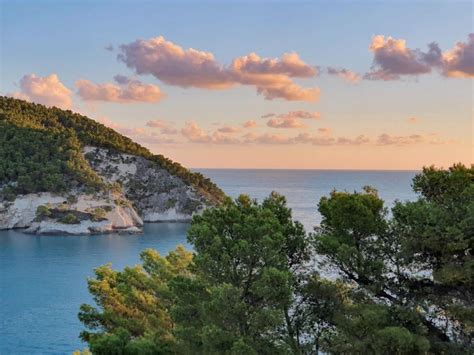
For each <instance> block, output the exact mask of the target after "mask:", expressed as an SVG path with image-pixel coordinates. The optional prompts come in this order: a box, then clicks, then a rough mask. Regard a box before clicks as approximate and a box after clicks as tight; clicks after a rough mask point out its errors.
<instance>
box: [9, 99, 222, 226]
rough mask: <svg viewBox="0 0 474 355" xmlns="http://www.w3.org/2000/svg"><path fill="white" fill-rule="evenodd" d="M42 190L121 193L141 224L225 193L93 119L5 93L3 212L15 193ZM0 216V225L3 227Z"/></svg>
mask: <svg viewBox="0 0 474 355" xmlns="http://www.w3.org/2000/svg"><path fill="white" fill-rule="evenodd" d="M127 164H128V165H127ZM124 166H127V168H126V169H125V170H123V169H124ZM44 193H50V194H53V195H58V196H70V195H75V198H71V197H70V199H72V200H77V199H78V198H77V197H78V196H86V195H94V196H96V197H97V198H105V197H107V196H108V197H107V198H106V200H107V199H108V200H110V196H109V195H110V194H115V195H117V194H118V195H117V196H119V195H120V194H122V195H123V196H122V197H120V196H119V197H117V196H115V197H117V198H116V199H118V200H120V199H122V200H129V202H130V205H131V206H133V207H134V208H135V209H136V210H137V212H138V213H139V214H141V215H142V217H143V216H144V215H145V221H147V220H150V221H155V220H156V221H160V220H162V217H163V216H164V217H163V218H164V220H175V219H176V220H182V219H188V218H189V215H191V214H192V213H194V212H196V211H198V210H200V209H202V208H204V207H205V206H207V205H215V204H219V203H220V202H222V201H223V199H224V198H225V195H224V193H223V192H222V191H221V190H220V189H219V188H218V187H217V186H216V185H215V184H214V183H213V182H211V181H210V180H209V179H208V178H206V177H204V176H203V175H202V174H199V173H194V172H191V171H190V170H188V169H186V168H185V167H183V166H181V165H180V164H178V163H176V162H173V161H171V160H170V159H167V158H165V157H164V156H162V155H155V154H153V153H151V152H150V151H149V150H148V149H146V148H144V147H142V146H141V145H139V144H138V143H135V142H133V141H132V140H131V139H129V138H127V137H125V136H123V135H121V134H119V133H117V132H116V131H114V130H113V129H110V128H108V127H106V126H104V125H102V124H100V123H98V122H96V121H94V120H92V119H89V118H87V117H85V116H82V115H80V114H77V113H73V112H71V111H65V110H61V109H58V108H55V107H54V108H47V107H45V106H43V105H39V104H33V103H29V102H26V101H23V100H17V99H13V98H8V97H3V96H2V97H0V202H1V201H4V205H5V204H7V207H5V206H3V210H4V211H5V210H7V209H8V206H10V205H9V204H8V203H10V204H11V203H15V201H17V200H18V198H19V197H21V198H24V196H28V195H32V196H33V195H35V197H34V198H36V197H38V196H39V195H41V194H44ZM38 194H39V195H38ZM31 208H32V207H31ZM31 208H30V209H31ZM168 210H169V211H168ZM30 212H31V211H30ZM1 213H2V211H1V210H0V229H1V228H2V227H3V228H5V226H2V220H1ZM173 216H174V217H173ZM23 224H24V223H23ZM17 227H19V226H17ZM22 227H24V226H23V225H22Z"/></svg>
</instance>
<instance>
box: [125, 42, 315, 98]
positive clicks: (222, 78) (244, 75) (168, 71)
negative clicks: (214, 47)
mask: <svg viewBox="0 0 474 355" xmlns="http://www.w3.org/2000/svg"><path fill="white" fill-rule="evenodd" d="M117 58H118V60H119V61H122V62H123V63H125V64H126V66H127V67H128V68H130V69H132V70H134V71H135V73H136V74H138V75H145V74H151V75H153V76H154V77H155V78H157V79H159V80H161V81H162V82H164V83H166V84H169V85H175V86H179V87H183V88H189V87H195V88H201V89H228V88H231V87H233V86H236V85H247V86H253V87H255V88H256V90H257V93H259V94H260V95H263V96H264V98H265V99H267V100H273V99H277V98H278V99H285V100H289V101H316V100H318V99H319V94H320V90H319V89H318V88H302V87H300V86H299V85H297V84H296V83H294V81H293V79H294V78H312V77H314V76H316V69H315V68H313V67H311V66H310V65H308V64H306V63H305V62H303V61H302V60H301V59H300V57H299V56H298V54H297V53H285V54H283V56H282V57H281V58H261V57H259V56H258V55H257V54H255V53H250V54H248V55H246V56H242V57H237V58H235V59H234V60H232V62H231V64H230V65H229V66H224V65H222V64H220V63H219V62H217V60H216V59H215V57H214V55H213V54H212V53H210V52H204V51H200V50H196V49H193V48H189V49H183V48H182V47H181V46H179V45H177V44H174V43H173V42H170V41H167V40H165V38H164V37H162V36H160V37H155V38H151V39H148V40H144V39H138V40H136V41H134V42H131V43H128V44H123V45H121V46H120V54H119V55H118V57H117Z"/></svg>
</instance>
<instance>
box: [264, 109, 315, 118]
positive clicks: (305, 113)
mask: <svg viewBox="0 0 474 355" xmlns="http://www.w3.org/2000/svg"><path fill="white" fill-rule="evenodd" d="M270 117H278V118H302V119H308V120H319V119H320V118H321V114H320V113H319V112H310V111H303V110H298V111H289V112H287V113H281V114H278V115H277V114H276V113H267V114H265V115H262V118H270Z"/></svg>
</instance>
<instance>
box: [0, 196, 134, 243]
mask: <svg viewBox="0 0 474 355" xmlns="http://www.w3.org/2000/svg"><path fill="white" fill-rule="evenodd" d="M142 225H143V222H142V220H141V218H140V217H139V215H138V214H137V213H136V211H135V210H134V209H133V207H132V206H131V205H130V204H129V203H128V202H125V200H123V195H121V194H120V193H117V192H115V193H112V192H111V193H109V194H108V195H106V196H98V195H87V194H80V193H79V194H77V191H76V192H74V191H71V192H70V193H69V194H68V196H58V195H53V194H50V193H39V194H28V195H22V196H17V198H16V199H15V201H13V202H6V201H4V202H1V203H0V229H13V228H26V230H25V231H26V232H27V233H35V234H96V233H111V232H127V233H137V232H140V231H141V226H142Z"/></svg>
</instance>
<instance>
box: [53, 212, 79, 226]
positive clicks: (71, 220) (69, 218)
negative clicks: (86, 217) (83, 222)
mask: <svg viewBox="0 0 474 355" xmlns="http://www.w3.org/2000/svg"><path fill="white" fill-rule="evenodd" d="M58 222H59V223H63V224H79V223H80V221H79V218H77V217H76V216H75V215H74V214H72V213H68V214H65V215H64V216H63V217H61V218H60V219H59V220H58Z"/></svg>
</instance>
